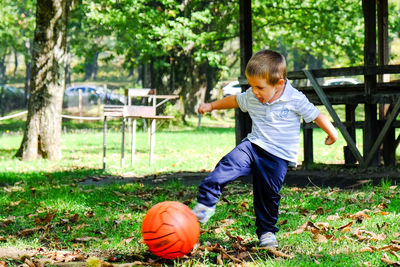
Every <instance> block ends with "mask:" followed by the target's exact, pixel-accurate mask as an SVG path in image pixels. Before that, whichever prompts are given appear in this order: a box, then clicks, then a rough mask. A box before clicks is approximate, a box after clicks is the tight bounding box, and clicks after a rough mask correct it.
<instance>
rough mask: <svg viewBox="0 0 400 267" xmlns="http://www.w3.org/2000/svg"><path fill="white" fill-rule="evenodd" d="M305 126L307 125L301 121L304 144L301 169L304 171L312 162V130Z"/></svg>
mask: <svg viewBox="0 0 400 267" xmlns="http://www.w3.org/2000/svg"><path fill="white" fill-rule="evenodd" d="M307 125H309V124H307V123H305V122H304V121H303V143H304V162H303V167H304V168H305V169H308V167H309V166H310V164H312V163H313V162H314V147H313V128H312V127H307ZM310 126H311V125H310Z"/></svg>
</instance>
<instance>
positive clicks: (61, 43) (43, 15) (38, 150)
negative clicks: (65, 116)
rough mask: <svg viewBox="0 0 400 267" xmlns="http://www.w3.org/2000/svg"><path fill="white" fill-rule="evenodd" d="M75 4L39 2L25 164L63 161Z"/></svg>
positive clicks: (56, 0)
mask: <svg viewBox="0 0 400 267" xmlns="http://www.w3.org/2000/svg"><path fill="white" fill-rule="evenodd" d="M70 6H71V0H38V1H37V4H36V29H35V36H34V41H33V55H32V78H31V85H30V97H29V101H28V117H27V121H26V129H25V133H24V138H23V140H22V143H21V146H20V148H19V150H18V152H17V154H16V156H17V157H22V159H23V160H32V159H36V158H38V157H42V158H48V159H50V160H60V159H61V145H60V143H61V109H62V98H63V93H64V90H65V61H66V56H67V45H66V36H67V24H68V13H69V8H70Z"/></svg>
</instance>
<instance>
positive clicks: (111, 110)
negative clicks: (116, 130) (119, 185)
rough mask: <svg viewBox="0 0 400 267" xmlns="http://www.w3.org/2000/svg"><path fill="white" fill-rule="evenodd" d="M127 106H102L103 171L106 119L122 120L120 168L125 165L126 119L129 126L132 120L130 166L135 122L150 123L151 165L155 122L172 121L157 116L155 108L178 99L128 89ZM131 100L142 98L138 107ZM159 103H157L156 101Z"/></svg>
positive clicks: (145, 90)
mask: <svg viewBox="0 0 400 267" xmlns="http://www.w3.org/2000/svg"><path fill="white" fill-rule="evenodd" d="M127 97H128V99H127V105H124V106H122V105H118V106H112V105H107V106H104V133H103V169H105V168H106V150H107V117H119V118H122V142H121V143H122V144H121V167H122V166H124V164H125V157H124V154H125V127H126V119H128V120H129V124H131V123H130V122H131V120H132V134H131V164H133V163H134V162H135V152H136V124H137V123H136V121H137V119H146V120H149V121H150V125H151V126H150V127H149V128H148V135H149V143H150V159H149V164H150V165H151V164H153V157H154V147H155V133H156V121H157V120H168V119H172V118H173V116H163V115H157V107H159V106H161V105H162V104H164V103H165V102H167V101H168V100H170V99H174V98H178V96H176V95H156V90H155V89H147V88H146V89H136V88H130V89H128V90H127ZM132 98H142V100H144V101H142V102H141V103H140V104H139V105H134V104H133V101H132ZM160 99H161V101H160V102H158V103H157V101H158V100H160Z"/></svg>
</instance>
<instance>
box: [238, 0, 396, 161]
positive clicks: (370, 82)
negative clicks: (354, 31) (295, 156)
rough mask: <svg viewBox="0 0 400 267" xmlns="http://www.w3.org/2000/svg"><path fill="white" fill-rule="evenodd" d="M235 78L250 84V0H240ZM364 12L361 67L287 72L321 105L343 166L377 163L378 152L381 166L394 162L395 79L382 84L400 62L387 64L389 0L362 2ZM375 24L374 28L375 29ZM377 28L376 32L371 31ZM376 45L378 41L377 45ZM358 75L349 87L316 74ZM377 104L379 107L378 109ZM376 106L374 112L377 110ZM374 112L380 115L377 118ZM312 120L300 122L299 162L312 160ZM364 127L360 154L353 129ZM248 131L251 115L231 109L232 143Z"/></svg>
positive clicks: (330, 75)
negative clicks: (360, 109) (360, 116)
mask: <svg viewBox="0 0 400 267" xmlns="http://www.w3.org/2000/svg"><path fill="white" fill-rule="evenodd" d="M239 3H240V8H239V13H240V75H241V76H240V78H239V82H240V84H241V86H242V91H244V90H246V89H247V88H248V87H249V85H248V82H247V80H246V77H245V68H246V64H247V62H248V61H249V59H250V58H251V56H252V22H251V20H252V12H251V1H248V0H240V1H239ZM362 9H363V15H364V37H365V39H364V65H363V66H357V67H348V68H336V69H314V70H304V71H294V72H289V73H288V79H290V80H297V79H308V80H309V82H310V84H311V86H305V87H297V89H299V90H300V91H302V92H303V93H304V94H305V95H306V96H307V97H308V98H309V99H310V101H311V102H313V103H314V104H316V105H322V104H323V105H325V107H326V108H327V110H328V111H329V113H330V115H331V117H332V119H333V120H334V124H335V126H336V127H337V128H338V129H339V130H340V132H341V133H342V135H343V137H344V138H345V140H346V142H347V146H345V148H344V158H345V164H357V163H358V166H360V167H362V168H367V167H370V166H378V165H380V164H381V162H382V160H381V156H382V158H383V162H384V164H385V165H386V166H391V165H395V151H396V148H397V146H398V144H399V142H400V136H398V137H396V136H395V128H400V121H398V120H396V117H397V115H398V113H399V110H400V81H397V82H395V81H393V82H384V81H383V75H384V74H393V73H400V65H388V62H389V43H388V0H362ZM377 26H378V27H377ZM377 28H378V31H377V30H376V29H377ZM377 43H378V44H377ZM353 75H363V76H364V83H362V84H351V85H334V86H321V85H319V84H318V82H317V78H323V77H335V76H353ZM339 104H341V105H345V112H346V119H345V121H344V122H342V121H341V120H340V118H339V117H338V115H337V114H336V111H335V109H334V108H333V105H339ZM361 104H362V105H363V106H364V112H365V120H364V121H363V122H357V121H356V120H355V109H356V107H357V106H358V105H361ZM378 107H379V109H378ZM378 110H379V112H378ZM378 115H379V117H378ZM316 127H317V126H316V125H315V124H313V123H309V124H306V123H303V132H304V163H303V166H308V165H309V164H310V163H312V162H313V142H312V140H313V128H316ZM357 128H361V129H363V149H362V150H363V153H361V152H360V151H359V149H358V148H357V146H356V138H355V137H356V129H357ZM250 131H251V119H250V117H249V116H248V114H247V113H243V112H242V111H240V110H239V109H237V111H236V142H237V143H238V142H240V140H242V139H243V138H244V137H245V136H247V134H248V133H249V132H250Z"/></svg>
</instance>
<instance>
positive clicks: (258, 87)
mask: <svg viewBox="0 0 400 267" xmlns="http://www.w3.org/2000/svg"><path fill="white" fill-rule="evenodd" d="M247 81H248V82H249V84H250V86H251V90H252V91H253V94H254V95H255V96H256V97H257V99H258V101H260V102H261V103H263V104H265V103H267V102H272V101H274V100H275V99H276V98H277V96H279V95H280V93H281V92H282V90H283V89H284V86H283V87H282V83H283V84H284V80H283V79H281V80H279V82H278V83H277V84H275V85H272V84H269V83H267V81H266V80H265V79H264V78H260V77H253V76H247Z"/></svg>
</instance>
